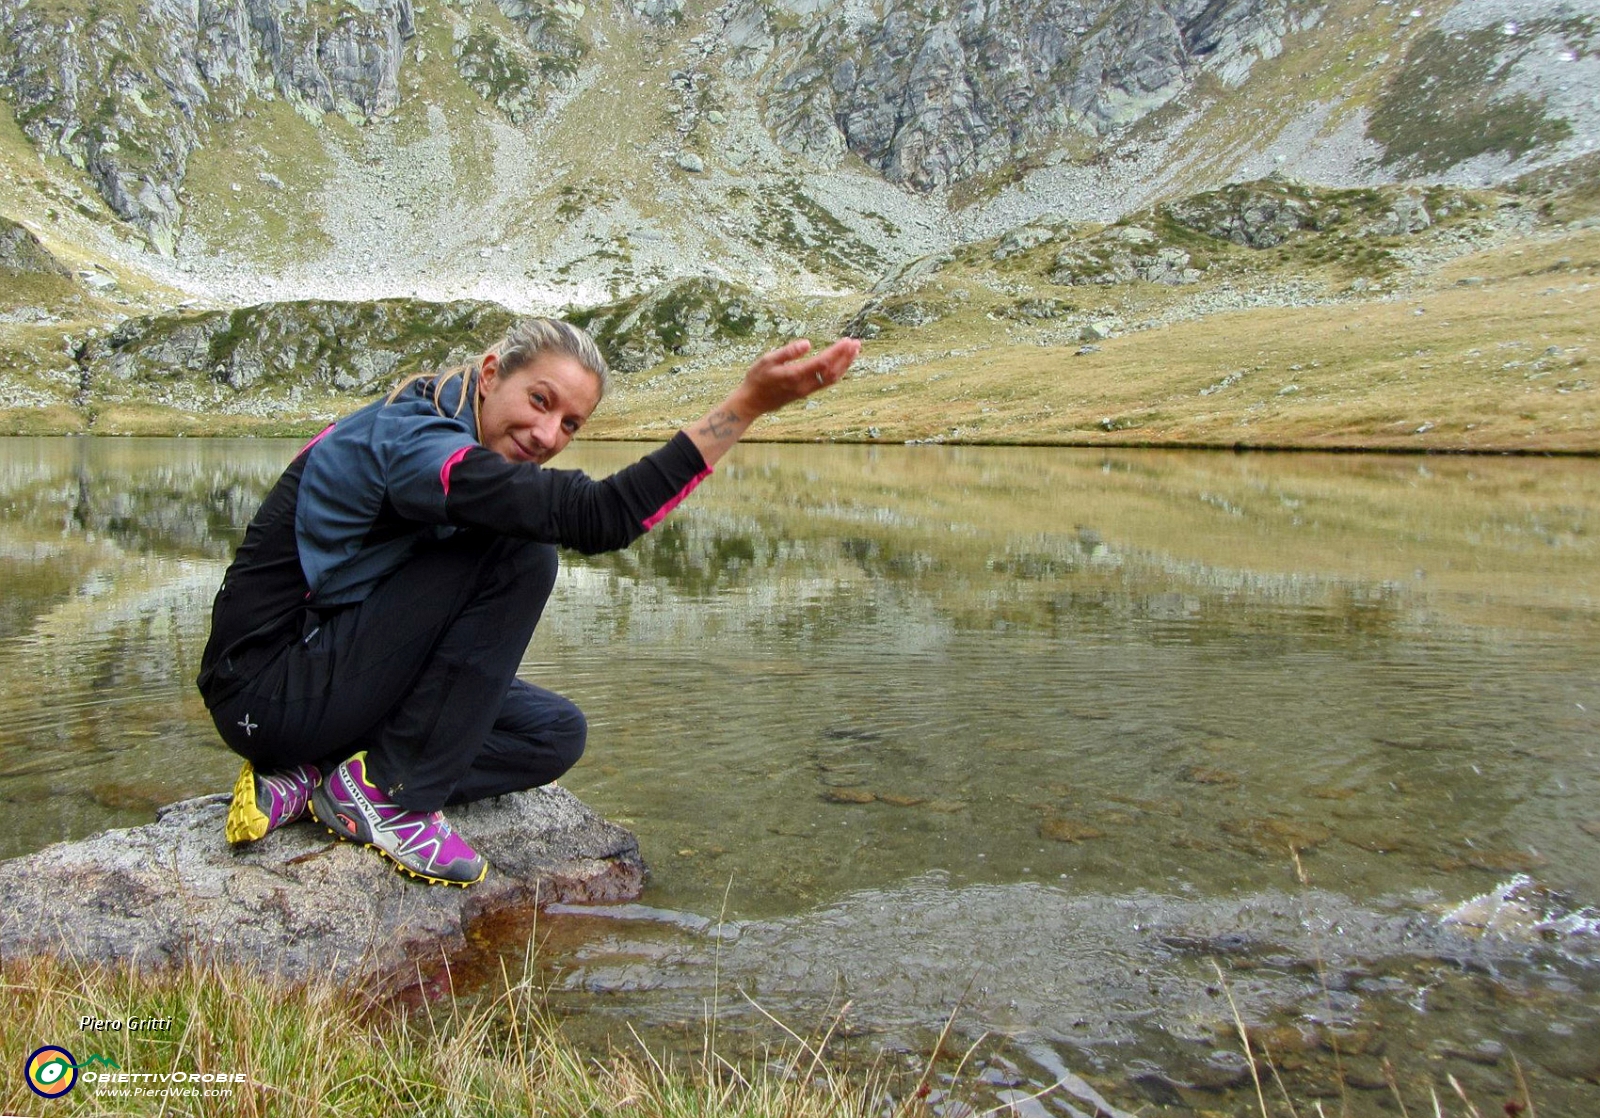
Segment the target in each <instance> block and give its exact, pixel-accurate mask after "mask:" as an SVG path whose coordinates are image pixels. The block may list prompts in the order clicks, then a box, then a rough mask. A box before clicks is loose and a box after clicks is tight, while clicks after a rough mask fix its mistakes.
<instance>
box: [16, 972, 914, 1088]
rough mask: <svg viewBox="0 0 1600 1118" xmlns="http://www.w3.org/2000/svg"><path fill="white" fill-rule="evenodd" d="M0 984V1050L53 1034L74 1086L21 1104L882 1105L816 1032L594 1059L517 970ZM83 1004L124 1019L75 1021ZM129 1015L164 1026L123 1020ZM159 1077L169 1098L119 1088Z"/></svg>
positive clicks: (19, 1059) (34, 1045)
mask: <svg viewBox="0 0 1600 1118" xmlns="http://www.w3.org/2000/svg"><path fill="white" fill-rule="evenodd" d="M0 996H3V997H4V999H5V1002H6V1004H7V1011H6V1013H4V1014H0V1049H3V1051H4V1054H5V1056H4V1058H5V1060H6V1061H7V1063H8V1064H11V1065H12V1066H13V1067H16V1066H18V1065H21V1064H22V1063H23V1061H24V1060H25V1058H26V1057H27V1056H28V1054H29V1053H31V1052H33V1051H34V1050H35V1049H38V1048H40V1047H41V1046H44V1045H60V1046H62V1047H64V1048H66V1049H68V1050H69V1051H70V1052H71V1054H72V1056H73V1057H74V1059H75V1060H76V1061H77V1063H78V1064H79V1065H80V1068H81V1070H80V1073H79V1074H80V1081H79V1082H78V1083H77V1085H76V1086H74V1087H73V1088H72V1090H71V1091H70V1092H69V1093H68V1094H66V1095H65V1096H63V1097H62V1098H60V1099H57V1100H52V1101H49V1102H46V1101H45V1100H42V1099H40V1098H39V1097H37V1096H36V1095H34V1094H32V1093H31V1092H30V1090H29V1088H28V1086H27V1083H26V1082H25V1081H24V1079H23V1078H22V1077H21V1076H20V1075H8V1076H5V1077H4V1079H3V1080H0V1082H3V1088H0V1092H3V1094H0V1108H3V1110H4V1111H5V1112H6V1113H18V1114H32V1113H36V1112H37V1111H38V1109H39V1107H40V1105H41V1104H43V1105H45V1106H48V1107H49V1108H50V1109H51V1111H52V1112H53V1113H61V1114H146V1113H156V1112H161V1113H167V1114H197V1115H198V1114H205V1115H249V1116H256V1115H285V1116H301V1115H304V1116H306V1118H322V1116H324V1115H328V1114H338V1115H340V1116H341V1118H362V1116H365V1115H374V1116H376V1115H384V1116H387V1115H393V1114H449V1115H451V1116H452V1118H457V1116H467V1115H504V1114H525V1115H545V1114H551V1115H568V1114H570V1115H578V1114H583V1115H613V1114H614V1115H628V1116H629V1118H649V1116H656V1115H659V1116H662V1118H667V1116H670V1118H695V1116H698V1115H712V1114H715V1115H719V1116H721V1115H748V1116H751V1118H757V1116H764V1115H784V1116H795V1118H855V1116H858V1115H860V1116H865V1115H867V1114H868V1113H869V1112H871V1113H874V1114H876V1113H881V1112H884V1108H885V1106H886V1103H887V1100H886V1097H885V1094H884V1092H883V1089H882V1086H881V1085H880V1084H879V1083H877V1082H876V1080H875V1078H874V1077H872V1076H866V1077H858V1076H851V1077H849V1079H845V1078H842V1077H839V1076H836V1075H835V1074H834V1073H833V1072H832V1070H831V1069H829V1068H828V1066H827V1065H826V1063H825V1061H824V1060H823V1059H822V1058H821V1055H820V1051H819V1049H820V1047H821V1046H820V1044H819V1045H813V1044H811V1043H810V1042H807V1041H805V1040H801V1039H799V1038H797V1044H796V1047H795V1049H794V1051H793V1052H792V1053H786V1054H785V1053H768V1054H766V1056H764V1057H763V1058H760V1059H756V1060H750V1061H745V1062H742V1063H735V1062H732V1061H730V1060H728V1059H726V1058H724V1057H723V1056H721V1055H719V1054H717V1053H716V1052H715V1051H713V1050H712V1047H711V1046H710V1045H708V1046H707V1051H706V1055H705V1058H704V1059H703V1060H701V1061H700V1063H699V1066H698V1067H696V1068H693V1069H690V1070H687V1071H685V1070H681V1069H678V1068H676V1067H674V1066H673V1065H672V1064H671V1063H664V1062H662V1061H661V1060H659V1059H658V1058H657V1057H656V1056H654V1055H652V1054H651V1053H650V1052H649V1051H648V1050H646V1049H645V1048H644V1047H643V1046H642V1045H641V1047H640V1048H639V1050H638V1052H637V1054H636V1053H635V1052H632V1051H626V1052H624V1051H613V1052H611V1053H610V1054H608V1055H606V1056H604V1057H594V1056H592V1055H590V1054H588V1053H586V1052H584V1051H580V1049H579V1048H578V1047H577V1046H576V1045H574V1044H572V1043H571V1042H569V1041H567V1040H565V1039H564V1038H563V1036H562V1034H561V1031H560V1029H559V1027H558V1026H557V1025H556V1024H555V1023H554V1022H553V1021H552V1020H551V1019H550V1018H549V1016H548V1015H547V1014H546V1013H545V1012H544V1010H543V1008H542V999H541V995H540V993H539V991H538V990H537V989H536V988H535V987H533V986H531V985H529V984H528V983H526V982H520V983H505V984H503V986H502V991H501V993H499V994H498V996H494V997H490V996H484V997H483V998H481V999H479V1000H476V1001H474V1002H472V1003H470V1004H469V1003H468V1002H467V1001H465V1000H458V999H455V998H446V999H445V1000H443V1001H442V1002H439V1003H436V1004H434V1005H431V1006H426V1007H424V1008H421V1009H415V1010H408V1009H405V1008H402V1007H398V1006H397V1005H395V1004H394V1003H390V1002H385V1003H377V1002H374V1001H372V1000H371V999H370V998H368V997H367V996H366V995H364V994H363V993H362V992H360V991H359V990H358V989H355V988H352V987H349V986H340V985H336V984H334V983H332V982H326V981H323V982H315V981H314V982H310V983H306V984H303V985H291V984H289V983H286V982H282V981H279V980H275V979H272V978H269V977H264V976H261V975H258V974H255V973H253V972H249V971H245V970H242V969H239V968H235V967H230V966H226V965H222V964H208V965H193V966H188V967H183V968H178V969H142V970H136V969H133V968H131V967H127V966H89V965H81V964H76V963H72V962H66V961H60V960H55V959H48V958H32V959H7V960H4V961H0ZM85 1017H87V1018H91V1019H93V1018H98V1019H100V1020H103V1021H117V1022H123V1023H124V1025H123V1028H121V1029H120V1030H110V1029H107V1030H104V1031H95V1030H92V1029H91V1030H85V1029H84V1028H83V1027H82V1019H83V1018H85ZM130 1018H132V1019H135V1020H141V1021H144V1020H150V1019H154V1020H156V1021H158V1022H160V1021H165V1020H168V1019H170V1022H171V1025H170V1028H167V1029H159V1028H158V1029H143V1028H141V1029H140V1030H138V1031H130V1030H129V1029H128V1028H127V1025H126V1023H127V1022H128V1021H129V1019H130ZM96 1055H98V1056H100V1057H101V1058H102V1061H112V1062H114V1063H115V1064H116V1067H117V1070H120V1071H122V1072H128V1073H154V1074H155V1076H157V1077H159V1076H160V1075H163V1074H167V1073H173V1072H183V1073H186V1074H187V1075H195V1074H204V1073H217V1072H223V1073H234V1074H237V1073H242V1074H244V1075H245V1077H246V1079H247V1082H245V1083H242V1084H232V1085H230V1086H231V1090H232V1094H231V1095H221V1096H219V1095H211V1096H206V1095H203V1094H201V1093H200V1092H201V1091H203V1090H207V1089H209V1090H213V1091H215V1090H218V1088H217V1087H216V1086H215V1085H214V1084H210V1083H171V1082H168V1083H163V1082H162V1081H161V1080H160V1079H159V1078H155V1079H152V1080H150V1081H146V1082H144V1083H138V1082H134V1083H128V1084H117V1085H115V1086H113V1085H107V1084H100V1083H98V1082H90V1081H89V1080H88V1078H87V1075H88V1073H89V1072H91V1071H92V1072H94V1073H95V1074H97V1075H98V1074H100V1073H102V1072H107V1071H111V1070H112V1069H110V1068H109V1067H108V1066H105V1064H104V1063H102V1062H101V1061H96V1062H95V1065H94V1066H93V1067H88V1066H84V1065H87V1064H88V1062H89V1061H90V1058H91V1057H92V1056H96ZM169 1086H170V1087H172V1088H173V1091H174V1093H172V1094H170V1095H167V1096H162V1095H161V1094H159V1093H157V1094H149V1093H147V1094H143V1095H135V1094H133V1091H134V1090H136V1089H139V1088H143V1089H144V1090H145V1091H147V1092H148V1091H156V1092H159V1091H161V1090H162V1089H164V1088H166V1087H169ZM221 1089H223V1090H226V1089H228V1088H226V1087H225V1088H221ZM124 1090H125V1091H127V1092H128V1094H126V1095H122V1094H111V1093H109V1092H111V1091H124ZM179 1091H193V1092H194V1093H193V1094H179V1093H177V1092H179ZM889 1109H891V1110H892V1109H894V1108H893V1107H892V1106H890V1107H889ZM917 1109H918V1110H919V1111H920V1109H921V1108H920V1107H918V1108H917ZM901 1113H904V1110H902V1111H901Z"/></svg>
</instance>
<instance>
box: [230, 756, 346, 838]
mask: <svg viewBox="0 0 1600 1118" xmlns="http://www.w3.org/2000/svg"><path fill="white" fill-rule="evenodd" d="M321 779H322V773H321V771H320V770H318V768H317V767H316V766H315V765H296V766H295V767H294V768H292V769H279V770H277V771H276V772H270V773H258V772H256V771H255V769H254V768H252V767H251V765H250V762H249V761H246V762H245V763H244V768H242V769H240V770H239V779H238V780H236V781H234V783H233V802H232V803H231V804H229V805H228V822H227V824H226V825H225V826H224V828H223V833H224V834H226V835H227V836H228V841H229V842H235V843H238V842H255V841H256V840H257V839H259V838H264V837H265V836H266V834H267V832H269V831H276V830H277V829H278V828H279V827H281V826H283V825H284V824H285V823H293V822H294V821H295V820H297V819H303V818H305V814H306V811H307V809H308V808H309V807H310V805H311V790H312V789H313V788H315V787H316V786H317V782H318V781H319V780H321Z"/></svg>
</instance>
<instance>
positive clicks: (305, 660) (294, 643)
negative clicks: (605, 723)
mask: <svg viewBox="0 0 1600 1118" xmlns="http://www.w3.org/2000/svg"><path fill="white" fill-rule="evenodd" d="M556 566H557V558H556V549H555V548H554V547H552V546H550V545H549V544H539V543H531V542H528V541H526V540H519V539H512V538H510V537H506V536H497V535H493V534H490V533H486V532H472V531H462V532H456V533H454V534H453V535H451V536H450V537H448V538H447V539H445V540H442V541H438V542H432V543H429V544H427V545H425V546H424V547H422V548H421V549H419V551H418V552H417V554H416V555H414V556H413V557H412V558H411V559H410V560H409V561H408V562H407V563H406V564H405V565H404V566H402V567H401V568H400V569H399V570H397V571H395V573H394V574H392V575H390V576H389V577H388V578H387V579H385V580H384V581H383V582H382V583H380V584H379V585H378V586H377V587H376V588H375V589H374V590H373V592H372V593H371V594H370V595H369V596H368V597H367V598H366V599H365V600H364V601H361V602H359V603H356V604H354V605H350V606H343V607H338V608H335V609H332V610H326V611H319V610H313V609H306V610H305V611H304V615H303V617H302V618H301V620H300V625H299V632H298V634H289V636H288V638H287V640H286V641H285V640H279V641H277V642H274V643H273V644H272V645H269V646H267V647H264V648H255V649H243V650H239V651H230V652H229V653H228V654H226V655H224V656H223V657H222V659H221V661H220V662H219V663H218V664H217V666H216V668H215V670H214V672H213V674H212V677H211V679H209V680H208V681H207V686H206V691H207V699H208V705H210V707H211V717H212V720H213V721H214V722H215V723H216V725H217V730H218V731H219V732H220V733H221V734H222V738H223V740H224V741H226V742H227V743H228V746H229V748H231V749H232V750H233V751H234V752H235V753H238V754H240V755H241V756H243V757H244V758H245V759H246V760H248V761H249V762H250V763H251V764H252V765H254V766H255V767H256V768H258V769H260V770H262V771H268V770H271V769H280V768H287V767H289V766H292V765H298V764H303V763H307V762H310V763H313V764H318V765H322V766H332V765H334V764H337V763H338V762H339V761H341V760H343V759H344V758H346V757H349V756H350V755H351V754H354V753H358V752H360V751H361V750H366V753H367V763H368V765H367V773H368V778H369V779H370V780H372V782H373V783H374V784H376V785H377V786H378V787H380V788H383V789H386V790H387V791H388V793H389V795H390V796H391V797H392V798H393V799H394V801H395V802H396V803H398V804H400V806H402V807H404V808H407V809H408V810H412V811H434V810H437V809H438V808H440V807H443V806H445V805H446V804H460V803H468V802H470V801H473V800H480V799H483V798H485V797H488V796H498V795H503V794H505V793H507V792H515V791H519V790H521V789H524V788H533V787H537V786H539V785H541V784H548V783H550V782H551V781H552V780H555V779H556V778H557V777H558V776H560V775H561V774H562V773H564V772H566V771H567V770H568V769H569V768H571V767H572V766H573V765H574V764H575V763H576V762H577V760H578V758H579V757H580V756H582V754H583V745H584V739H585V737H586V734H587V724H586V723H585V721H584V717H583V712H582V711H580V710H579V709H578V708H577V706H576V705H574V704H573V703H572V702H571V701H570V700H568V699H565V698H562V697H561V696H560V695H557V694H555V693H554V692H551V691H546V690H545V689H544V688H542V687H535V686H533V685H532V684H530V683H525V682H523V681H521V680H519V679H517V678H516V672H517V666H518V665H519V664H520V663H521V661H522V655H523V652H524V651H526V649H527V647H528V641H529V640H530V639H531V638H532V636H533V629H534V626H535V625H537V624H538V622H539V616H540V614H541V613H542V612H543V610H544V605H545V602H546V601H547V600H548V599H549V597H550V590H551V588H552V587H553V586H554V585H555V577H556Z"/></svg>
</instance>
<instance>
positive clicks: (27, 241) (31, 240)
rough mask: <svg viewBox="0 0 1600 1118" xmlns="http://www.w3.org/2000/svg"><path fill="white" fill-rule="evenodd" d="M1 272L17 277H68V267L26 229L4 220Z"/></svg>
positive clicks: (1, 225)
mask: <svg viewBox="0 0 1600 1118" xmlns="http://www.w3.org/2000/svg"><path fill="white" fill-rule="evenodd" d="M0 272H9V273H11V274H12V275H15V276H68V275H71V274H72V273H71V272H70V271H68V269H67V267H66V265H64V264H62V263H61V261H59V260H57V259H56V258H55V257H54V256H53V255H51V253H50V250H49V249H47V248H45V247H44V245H42V244H40V243H39V238H38V237H35V236H34V235H33V234H32V233H30V232H29V231H28V230H27V228H26V227H24V226H21V225H18V224H17V223H16V222H14V221H11V220H10V219H8V218H4V217H0Z"/></svg>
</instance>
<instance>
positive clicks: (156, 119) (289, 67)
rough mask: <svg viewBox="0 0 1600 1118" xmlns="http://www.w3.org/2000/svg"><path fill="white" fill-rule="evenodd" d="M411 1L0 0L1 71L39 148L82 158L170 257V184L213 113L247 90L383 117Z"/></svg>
mask: <svg viewBox="0 0 1600 1118" xmlns="http://www.w3.org/2000/svg"><path fill="white" fill-rule="evenodd" d="M412 34H414V26H413V22H412V10H411V2H410V0H367V2H366V3H365V4H364V5H363V6H361V7H353V6H339V7H337V8H332V7H330V8H328V9H327V10H319V8H318V7H317V6H315V5H312V6H308V5H303V4H293V3H283V2H280V0H220V2H218V0H199V2H198V3H184V2H180V0H148V2H145V3H141V4H140V5H139V6H138V7H136V8H132V7H130V8H128V9H124V10H113V9H112V8H110V7H103V6H101V5H99V4H91V5H88V6H87V7H85V8H84V9H83V10H81V11H79V10H73V9H70V8H69V9H66V10H63V9H62V8H60V7H55V6H48V5H43V4H28V3H26V2H20V3H19V2H13V0H6V2H5V3H0V74H3V84H4V87H5V90H4V91H5V93H6V96H7V97H8V99H9V100H10V101H11V103H12V107H13V110H14V112H15V114H16V117H17V122H18V123H19V124H20V125H21V126H22V129H23V131H24V132H25V133H26V134H27V135H28V137H29V138H30V139H32V140H33V142H34V143H35V144H36V145H38V146H39V147H40V148H42V149H44V150H46V151H49V152H53V153H56V154H60V155H62V156H65V157H66V158H67V159H68V160H70V161H71V162H72V163H73V164H74V165H76V166H78V167H80V168H82V169H84V170H86V171H87V172H88V173H89V174H90V175H91V176H92V177H93V179H94V182H95V184H96V185H97V186H98V187H99V189H100V192H101V195H102V196H103V197H104V198H105V200H106V201H107V203H108V204H110V206H111V208H112V209H113V210H114V211H115V212H116V213H117V214H118V215H119V216H121V217H123V218H125V219H126V220H128V221H130V222H132V223H133V224H134V225H136V226H138V227H139V228H140V229H141V230H143V231H144V233H145V234H146V235H147V236H148V237H149V239H150V241H151V243H152V244H153V245H154V246H155V247H156V248H157V249H158V250H159V251H161V252H162V253H164V254H166V255H171V253H172V250H173V245H174V241H175V238H176V234H177V228H178V223H179V220H180V216H181V214H180V207H179V199H178V191H179V189H180V188H181V186H182V183H183V177H184V171H185V166H186V164H187V161H188V158H189V155H190V153H191V152H192V151H193V150H194V149H195V147H196V146H198V145H199V144H200V143H201V142H203V138H204V136H205V134H206V130H207V126H208V123H209V122H210V120H211V119H213V118H221V119H227V118H229V117H232V116H235V115H237V114H238V113H240V112H242V111H244V106H245V105H246V104H247V102H248V100H249V99H250V98H251V97H261V98H264V99H268V100H270V99H273V98H275V97H279V96H282V97H286V98H288V99H289V100H290V101H292V102H294V103H295V104H296V105H297V106H302V107H304V108H305V109H306V110H307V111H313V112H318V113H323V112H333V111H341V112H346V113H351V114H354V115H359V116H362V117H369V118H370V117H376V116H382V115H385V114H387V113H389V112H392V111H393V110H394V108H395V106H396V105H397V104H398V103H399V85H398V77H399V69H400V51H401V46H402V44H403V43H404V41H405V40H406V39H407V38H409V37H410V36H411V35H412Z"/></svg>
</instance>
